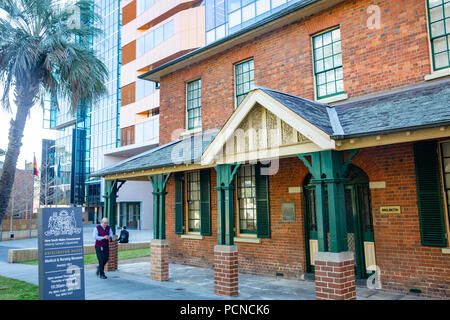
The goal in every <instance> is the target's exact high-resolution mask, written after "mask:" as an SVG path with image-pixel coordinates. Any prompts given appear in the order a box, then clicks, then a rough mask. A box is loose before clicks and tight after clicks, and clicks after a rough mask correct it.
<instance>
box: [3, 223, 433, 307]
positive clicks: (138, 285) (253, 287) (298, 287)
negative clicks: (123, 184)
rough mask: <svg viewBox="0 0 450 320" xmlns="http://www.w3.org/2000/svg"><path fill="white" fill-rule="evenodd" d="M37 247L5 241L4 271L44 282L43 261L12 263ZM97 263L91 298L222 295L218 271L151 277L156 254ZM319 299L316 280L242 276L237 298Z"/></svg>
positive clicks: (32, 242) (87, 235)
mask: <svg viewBox="0 0 450 320" xmlns="http://www.w3.org/2000/svg"><path fill="white" fill-rule="evenodd" d="M93 227H94V226H85V227H84V228H83V229H84V230H83V232H84V244H85V245H86V244H90V243H91V242H92V241H93V240H92V230H93ZM152 236H153V233H152V232H151V230H130V242H142V241H150V240H151V239H152ZM13 248H15V249H21V248H22V249H23V248H37V239H36V238H35V239H24V240H10V241H2V242H0V275H1V276H4V277H9V278H13V279H18V280H22V281H26V282H29V283H33V284H35V285H38V266H37V265H26V264H19V263H14V264H12V263H8V262H7V261H8V250H9V249H13ZM95 271H96V269H95V265H86V266H85V288H86V299H87V300H213V299H214V300H222V299H230V298H223V297H219V296H216V295H214V270H212V269H209V268H200V267H192V266H185V265H179V264H170V266H169V281H167V282H158V281H153V280H151V279H150V257H148V258H141V259H135V260H128V261H119V268H118V271H114V272H107V273H106V275H107V277H108V279H105V280H104V279H100V278H98V277H97V276H96V275H95ZM356 291H357V299H358V300H422V299H425V298H423V297H418V296H414V295H404V294H398V293H393V292H387V291H384V290H373V289H368V288H367V287H365V286H358V287H357V290H356ZM240 299H245V300H247V299H248V300H315V286H314V281H307V280H286V279H283V278H274V277H263V276H255V275H248V274H240V275H239V296H238V297H237V298H231V300H240Z"/></svg>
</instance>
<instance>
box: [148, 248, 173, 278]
mask: <svg viewBox="0 0 450 320" xmlns="http://www.w3.org/2000/svg"><path fill="white" fill-rule="evenodd" d="M150 278H151V279H152V280H155V281H168V280H169V243H168V241H167V240H159V239H153V240H152V241H151V242H150Z"/></svg>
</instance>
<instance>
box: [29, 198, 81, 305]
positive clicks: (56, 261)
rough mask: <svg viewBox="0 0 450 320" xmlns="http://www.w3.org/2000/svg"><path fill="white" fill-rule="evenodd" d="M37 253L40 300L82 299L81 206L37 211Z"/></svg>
mask: <svg viewBox="0 0 450 320" xmlns="http://www.w3.org/2000/svg"><path fill="white" fill-rule="evenodd" d="M38 256H39V299H41V300H84V299H85V291H84V255H83V223H82V211H81V208H76V207H71V208H43V209H41V210H40V212H39V216H38Z"/></svg>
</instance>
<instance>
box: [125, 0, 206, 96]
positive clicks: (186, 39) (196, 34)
mask: <svg viewBox="0 0 450 320" xmlns="http://www.w3.org/2000/svg"><path fill="white" fill-rule="evenodd" d="M204 11H205V9H204V7H203V6H201V7H194V8H190V9H187V10H183V11H180V12H178V13H176V14H175V15H173V16H172V17H170V18H169V19H166V20H164V21H162V22H161V23H159V24H158V25H155V26H154V27H152V28H151V29H149V30H145V31H144V32H142V31H136V32H138V33H139V37H135V42H133V43H130V44H128V45H127V44H126V43H125V42H123V43H122V45H123V59H124V60H125V61H123V65H122V68H121V79H120V87H124V86H126V85H128V84H130V83H132V82H134V81H136V78H137V76H138V75H140V74H142V73H144V72H146V71H148V70H150V69H153V68H155V67H157V66H159V65H162V64H164V63H165V62H168V61H170V60H172V59H175V58H177V57H179V56H181V55H183V54H185V53H187V52H189V51H192V50H194V49H197V48H199V47H202V46H204V44H205V12H204ZM165 26H167V27H168V28H166V29H168V30H164V29H165V28H164V27H165ZM123 28H124V29H123V31H122V35H123V37H125V35H126V33H127V31H126V30H125V26H124V27H123ZM130 32H132V31H130ZM152 33H153V34H154V35H152ZM147 36H149V37H147ZM146 37H147V38H148V39H147V38H146Z"/></svg>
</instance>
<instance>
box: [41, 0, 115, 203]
mask: <svg viewBox="0 0 450 320" xmlns="http://www.w3.org/2000/svg"><path fill="white" fill-rule="evenodd" d="M94 10H95V12H96V13H97V14H98V15H99V16H100V17H101V21H100V22H96V23H97V25H96V27H98V28H100V29H101V30H102V33H101V34H99V35H98V36H96V37H95V38H94V39H91V43H90V44H89V46H90V47H91V48H92V50H93V51H94V53H95V54H96V56H97V57H98V58H99V59H101V60H102V61H103V63H104V64H105V66H106V67H107V70H108V80H107V82H106V83H105V85H106V88H107V94H105V95H104V96H103V97H101V99H99V100H97V101H96V102H95V103H94V104H93V105H92V106H85V107H84V108H83V105H82V104H80V107H79V108H78V109H79V111H78V112H77V113H75V114H73V113H72V112H71V110H70V105H69V104H68V103H60V104H59V106H58V107H59V109H56V108H52V106H51V103H50V105H49V108H45V109H48V111H47V113H46V111H45V110H44V126H45V125H48V126H49V127H51V128H55V127H56V128H57V129H58V131H57V133H56V140H55V163H56V165H57V166H58V164H59V168H60V176H59V177H57V179H56V184H57V186H58V190H59V191H58V192H57V193H56V197H57V198H58V200H57V202H58V203H59V204H69V203H75V204H77V205H82V204H86V203H87V204H88V205H89V204H91V205H92V204H93V205H100V202H101V199H100V192H99V188H100V180H99V179H93V180H89V174H90V173H91V172H94V171H98V170H100V169H101V168H102V167H103V154H104V152H106V151H108V150H110V149H113V148H116V147H118V146H119V145H120V128H119V120H120V119H119V110H120V109H119V108H120V90H119V81H120V67H121V60H122V59H121V44H120V26H121V10H120V1H119V0H96V1H95V7H94Z"/></svg>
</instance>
